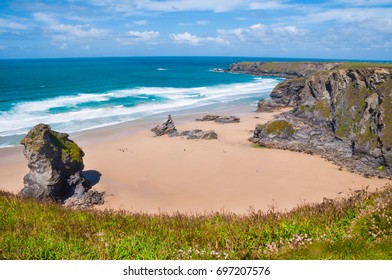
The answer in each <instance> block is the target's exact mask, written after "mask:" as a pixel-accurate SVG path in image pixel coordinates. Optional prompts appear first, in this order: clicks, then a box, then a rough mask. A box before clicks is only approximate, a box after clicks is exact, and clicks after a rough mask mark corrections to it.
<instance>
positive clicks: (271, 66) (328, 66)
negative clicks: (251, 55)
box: [226, 62, 342, 78]
mask: <svg viewBox="0 0 392 280" xmlns="http://www.w3.org/2000/svg"><path fill="white" fill-rule="evenodd" d="M341 65H342V63H338V62H239V63H233V64H231V65H230V66H229V69H227V70H226V71H227V72H233V73H244V74H251V75H255V76H277V77H284V78H298V77H307V76H308V75H310V74H311V73H314V72H318V71H325V70H332V69H336V68H338V67H339V66H341Z"/></svg>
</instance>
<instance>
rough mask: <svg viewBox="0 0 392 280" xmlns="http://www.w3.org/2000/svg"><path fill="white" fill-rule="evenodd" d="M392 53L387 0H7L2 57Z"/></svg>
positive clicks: (0, 17)
mask: <svg viewBox="0 0 392 280" xmlns="http://www.w3.org/2000/svg"><path fill="white" fill-rule="evenodd" d="M160 55H207V56H215V55H219V56H257V57H298V58H332V59H333V58H337V59H364V60H365V59H366V60H392V1H386V0H374V1H371V0H356V1H354V0H331V1H294V0H293V1H291V0H275V1H274V0H266V1H257V0H1V2H0V58H40V57H86V56H160Z"/></svg>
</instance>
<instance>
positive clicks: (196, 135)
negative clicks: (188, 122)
mask: <svg viewBox="0 0 392 280" xmlns="http://www.w3.org/2000/svg"><path fill="white" fill-rule="evenodd" d="M179 136H185V137H186V138H187V139H206V140H210V139H218V134H217V133H216V132H215V131H214V130H207V131H204V130H201V129H193V130H185V131H182V132H180V134H179Z"/></svg>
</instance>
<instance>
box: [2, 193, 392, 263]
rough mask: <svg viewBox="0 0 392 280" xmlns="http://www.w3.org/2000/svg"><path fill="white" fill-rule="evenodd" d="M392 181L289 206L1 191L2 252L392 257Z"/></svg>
mask: <svg viewBox="0 0 392 280" xmlns="http://www.w3.org/2000/svg"><path fill="white" fill-rule="evenodd" d="M391 220H392V186H389V187H387V188H386V189H385V190H383V191H380V192H378V193H376V194H368V193H366V192H365V191H362V192H357V193H355V194H353V195H352V196H351V197H349V198H345V199H339V200H324V202H323V203H320V204H314V205H304V206H300V207H298V208H297V209H294V210H292V211H291V212H288V213H282V212H279V211H276V210H274V209H271V211H269V212H268V213H261V212H256V213H250V214H249V215H247V216H236V215H233V214H219V213H212V214H210V215H180V214H177V215H164V214H161V215H145V214H135V213H121V212H98V211H81V210H78V211H76V210H69V209H65V208H63V207H61V206H59V205H56V204H50V203H38V202H35V201H31V200H23V199H21V198H18V197H14V196H12V195H10V194H7V193H0V226H1V227H0V259H225V258H227V259H392V245H391V244H392V243H391V241H392V225H391V222H392V221H391Z"/></svg>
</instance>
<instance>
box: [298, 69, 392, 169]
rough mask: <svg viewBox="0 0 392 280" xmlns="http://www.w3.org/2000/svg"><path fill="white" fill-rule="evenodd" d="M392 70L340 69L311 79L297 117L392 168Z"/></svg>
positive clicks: (308, 79)
mask: <svg viewBox="0 0 392 280" xmlns="http://www.w3.org/2000/svg"><path fill="white" fill-rule="evenodd" d="M391 109H392V69H386V68H366V69H340V70H335V71H327V72H318V73H314V74H312V75H310V76H309V77H308V78H307V80H306V82H305V86H304V88H303V90H302V91H300V92H299V95H298V98H296V99H295V104H294V114H295V115H296V116H299V117H303V118H306V119H310V120H312V121H313V122H314V123H318V124H320V125H325V126H327V127H329V128H330V129H331V130H332V131H333V133H334V134H335V136H336V137H337V138H339V139H342V140H343V141H346V142H350V143H351V145H352V148H353V150H354V152H355V153H363V154H369V155H371V156H373V157H376V158H380V159H381V161H382V162H381V163H382V164H383V165H385V166H391V165H392V151H391V149H392V133H391V132H392V122H391V120H392V110H391Z"/></svg>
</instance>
